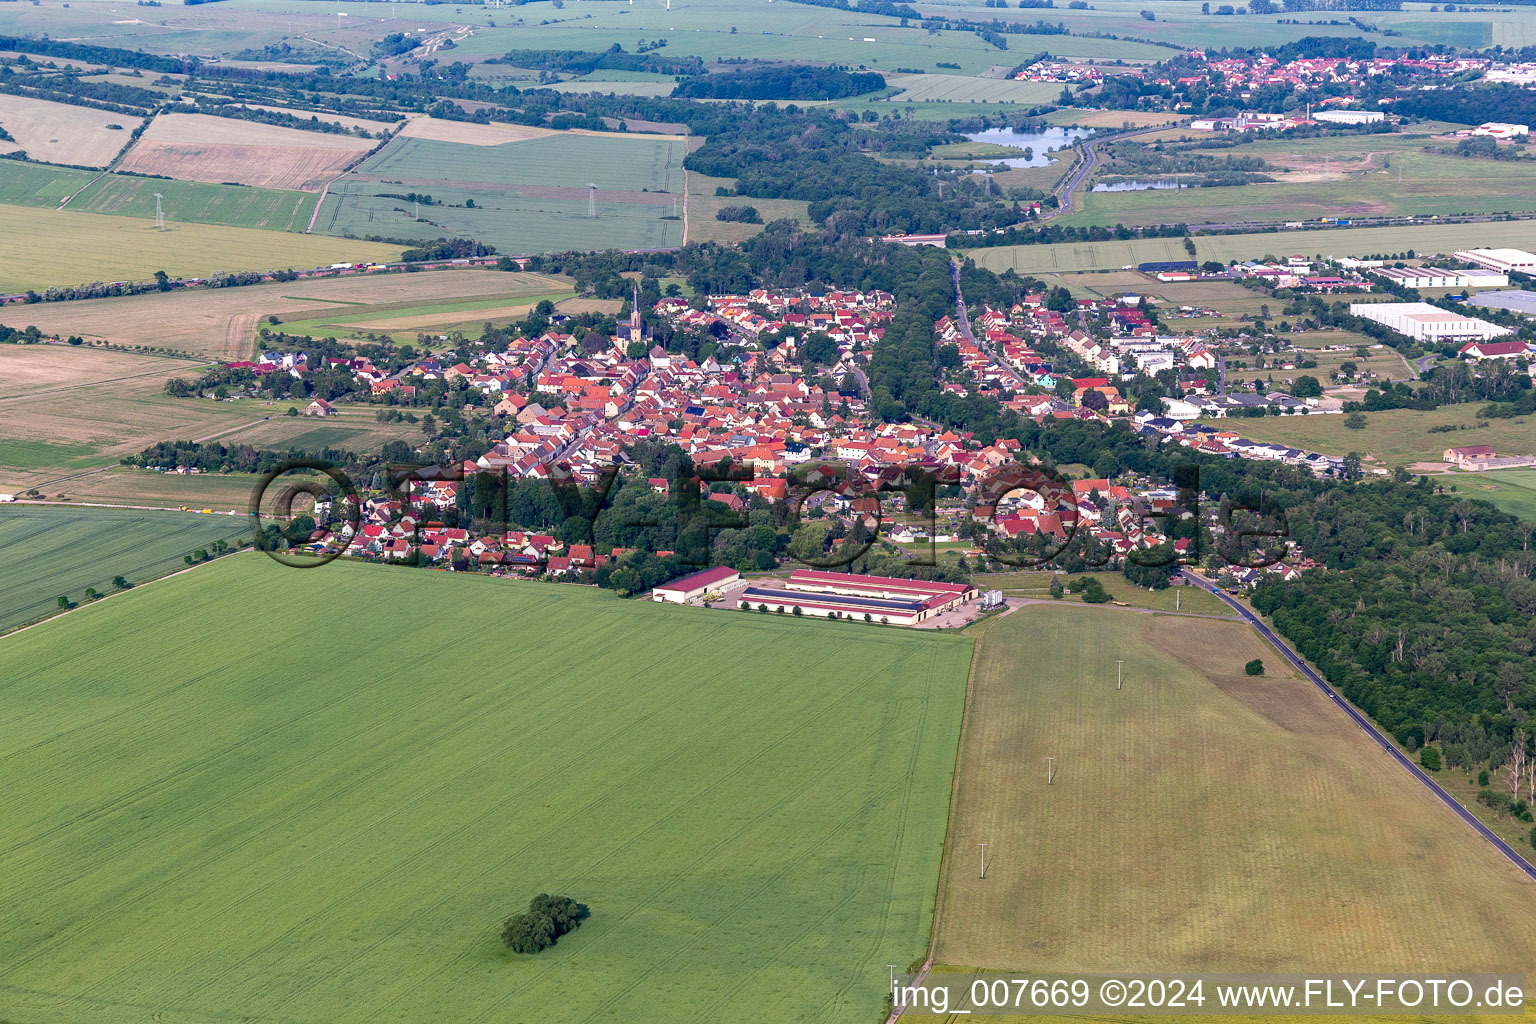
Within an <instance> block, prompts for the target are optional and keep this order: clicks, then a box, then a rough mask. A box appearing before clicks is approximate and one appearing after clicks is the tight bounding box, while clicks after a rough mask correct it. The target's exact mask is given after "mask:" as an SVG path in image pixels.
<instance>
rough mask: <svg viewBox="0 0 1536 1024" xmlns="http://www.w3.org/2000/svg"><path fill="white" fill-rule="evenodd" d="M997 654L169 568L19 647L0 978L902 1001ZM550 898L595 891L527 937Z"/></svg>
mask: <svg viewBox="0 0 1536 1024" xmlns="http://www.w3.org/2000/svg"><path fill="white" fill-rule="evenodd" d="M273 620H281V622H282V623H283V624H284V625H282V626H281V627H279V628H281V630H282V632H283V634H284V635H283V636H282V637H277V638H274V637H273V636H270V635H266V634H268V633H269V632H270V630H268V629H267V628H266V626H267V624H268V623H269V622H271V621H273ZM295 627H296V628H295ZM258 633H260V634H262V635H261V638H260V639H258V638H257V635H258ZM467 637H478V638H482V639H478V640H476V641H474V642H473V643H472V645H469V646H467V645H466V638H467ZM971 647H972V645H971V642H970V641H969V640H968V639H966V638H961V637H954V636H946V635H942V634H933V633H924V632H919V631H908V630H900V629H892V628H883V627H878V626H868V625H865V624H862V623H859V624H854V623H841V624H834V623H828V622H812V621H806V620H795V619H792V618H789V617H780V616H766V615H757V614H745V613H740V612H728V611H708V610H701V609H692V608H679V607H675V606H665V605H657V604H652V603H649V602H645V603H641V602H633V603H623V602H620V601H619V600H618V599H617V598H615V597H614V596H613V595H611V594H609V593H606V592H601V591H593V590H588V589H585V588H579V587H570V586H557V585H542V584H533V583H517V582H511V581H504V580H495V579H492V578H489V577H480V576H457V577H455V576H452V575H449V574H446V573H437V572H423V571H416V570H400V569H388V568H384V567H380V566H367V565H359V564H349V563H338V564H334V565H330V566H327V567H325V568H322V569H316V570H311V571H304V572H296V571H293V570H288V569H284V568H281V567H279V566H277V565H275V564H274V563H272V562H269V561H268V560H266V559H265V558H263V557H261V556H259V555H254V554H250V555H239V556H236V557H233V558H229V559H225V560H221V561H217V562H215V563H213V564H212V565H210V566H206V567H203V568H199V569H198V570H196V571H195V572H193V573H189V574H186V575H184V576H180V577H177V578H176V579H174V580H171V581H168V582H165V583H159V584H154V585H152V586H147V587H143V588H139V589H136V590H134V591H132V592H130V593H129V594H127V595H124V596H122V597H117V598H113V599H111V600H108V601H105V602H103V603H102V604H100V605H99V606H95V607H91V608H87V609H83V610H82V611H80V612H78V613H75V614H73V615H70V616H66V617H64V618H62V619H60V620H57V621H54V622H50V623H46V624H44V625H43V626H41V627H39V628H37V629H34V630H30V631H28V632H26V633H23V634H20V635H17V636H14V637H11V638H8V639H6V640H5V641H3V643H0V678H3V679H5V680H6V685H5V686H4V687H3V688H0V757H4V758H5V761H6V765H7V779H8V780H9V781H8V783H7V785H6V786H5V787H3V789H0V816H3V818H4V820H5V821H6V823H7V827H6V836H7V842H6V843H5V844H4V847H3V849H0V900H3V902H4V905H5V906H6V907H7V910H8V919H9V920H10V921H11V922H12V924H11V926H10V927H8V928H7V929H5V931H4V934H3V935H0V1003H3V1005H4V1010H5V1015H6V1016H7V1017H8V1018H10V1019H12V1020H17V1021H26V1022H27V1024H52V1022H69V1024H75V1022H78V1021H80V1020H82V1019H90V1020H92V1021H100V1022H110V1021H141V1020H144V1019H147V1018H153V1019H159V1020H168V1021H187V1022H191V1021H207V1020H211V1019H215V1018H225V1017H230V1016H238V1017H240V1018H242V1019H245V1020H251V1021H272V1022H278V1021H281V1022H289V1024H291V1022H301V1021H315V1022H327V1024H331V1022H346V1021H370V1022H371V1021H380V1020H399V1021H422V1020H428V1019H436V1020H444V1021H448V1020H452V1021H457V1022H469V1021H477V1020H478V1021H511V1020H526V1021H557V1020H562V1021H564V1020H569V1021H576V1020H622V1021H647V1022H660V1024H665V1022H669V1021H698V1020H722V1021H724V1020H748V1019H761V1020H777V1021H789V1020H795V1021H850V1022H855V1024H862V1022H867V1021H870V1020H873V1019H874V1018H875V1017H876V1016H877V1014H878V1012H879V1007H880V1004H881V1000H882V998H883V995H884V992H885V988H886V980H887V973H888V972H887V969H886V967H885V965H886V964H887V963H900V964H906V963H908V962H909V961H910V960H911V959H912V958H913V957H915V956H918V955H920V954H921V953H922V951H923V949H924V948H925V945H926V942H927V937H928V931H929V925H930V923H931V912H932V907H933V899H934V893H935V887H936V883H937V878H938V868H939V856H940V851H941V844H942V839H943V829H944V818H945V814H946V808H947V806H948V801H949V794H950V782H951V773H952V770H953V765H954V754H955V740H956V736H957V735H958V730H959V723H960V712H961V703H962V700H963V695H964V689H965V678H966V672H967V666H968V664H969V660H970V653H971ZM471 648H472V649H471ZM544 891H548V892H558V893H568V894H570V895H572V896H574V897H576V898H578V899H580V900H581V901H582V902H584V903H586V904H588V905H589V906H590V908H591V912H592V913H591V917H590V918H589V919H588V920H587V921H586V923H585V924H583V925H582V927H581V928H580V929H579V930H578V931H577V932H575V933H574V934H573V935H570V936H568V937H566V938H563V939H561V940H560V943H559V945H558V946H556V947H555V948H554V949H552V950H549V951H547V952H545V953H543V954H541V955H539V956H538V957H536V958H532V957H526V958H525V957H515V956H512V955H510V954H508V953H507V952H505V950H504V949H503V948H502V947H501V945H500V943H499V940H498V931H499V928H500V924H501V921H502V920H503V919H504V918H505V917H506V916H507V915H508V914H510V913H512V912H515V911H516V910H518V909H519V908H520V907H522V906H523V905H525V904H526V902H527V900H528V899H529V897H530V896H532V895H533V894H535V893H538V892H544Z"/></svg>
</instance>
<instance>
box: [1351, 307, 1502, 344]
mask: <svg viewBox="0 0 1536 1024" xmlns="http://www.w3.org/2000/svg"><path fill="white" fill-rule="evenodd" d="M1349 313H1350V315H1351V316H1361V317H1365V319H1367V320H1374V321H1375V322H1376V323H1378V324H1381V325H1382V326H1384V327H1389V328H1391V329H1392V330H1394V331H1396V332H1397V333H1398V334H1403V335H1407V336H1408V337H1410V338H1412V339H1413V340H1414V341H1419V342H1425V343H1427V344H1431V345H1434V344H1439V343H1441V342H1446V341H1487V340H1489V339H1490V338H1498V337H1502V336H1504V335H1506V334H1511V333H1513V332H1512V331H1511V330H1510V329H1509V328H1508V327H1500V326H1499V325H1498V324H1491V323H1489V322H1488V321H1487V320H1478V319H1477V318H1476V317H1470V316H1462V315H1461V314H1460V313H1452V312H1450V311H1448V310H1444V309H1441V308H1440V307H1439V306H1431V305H1430V304H1429V303H1427V302H1352V303H1350V305H1349Z"/></svg>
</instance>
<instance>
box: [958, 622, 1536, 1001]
mask: <svg viewBox="0 0 1536 1024" xmlns="http://www.w3.org/2000/svg"><path fill="white" fill-rule="evenodd" d="M1042 649H1048V650H1050V651H1052V652H1053V654H1054V656H1053V657H1049V658H1045V659H1042V658H1041V657H1040V651H1041V650H1042ZM1255 657H1257V658H1260V659H1262V661H1263V662H1264V665H1265V667H1266V669H1267V671H1266V673H1265V675H1263V676H1262V677H1251V676H1245V675H1244V674H1243V664H1244V662H1245V661H1247V660H1248V659H1250V658H1255ZM1117 659H1120V660H1123V661H1124V679H1125V684H1124V689H1123V690H1117V689H1116V686H1115V679H1116V664H1115V662H1116V660H1117ZM972 673H973V674H972V695H971V702H970V705H969V707H968V709H967V714H966V725H965V729H964V732H963V734H962V737H961V751H960V760H959V771H960V775H959V779H958V782H957V787H956V800H955V804H954V807H953V809H952V812H951V821H950V829H949V835H948V838H947V840H946V847H947V849H948V853H947V856H946V867H945V872H944V882H943V883H942V888H941V896H940V900H941V903H940V910H939V914H938V923H937V935H936V943H937V955H938V958H939V959H940V960H941V961H943V962H945V963H950V964H956V965H964V966H967V967H972V966H974V967H987V968H1007V969H1022V970H1030V971H1033V972H1048V971H1123V972H1126V973H1136V972H1147V971H1162V972H1172V971H1181V970H1187V971H1243V970H1248V971H1312V970H1329V969H1339V970H1371V971H1380V972H1383V973H1391V972H1409V971H1415V970H1459V969H1467V970H1473V969H1476V970H1496V969H1502V970H1519V969H1522V968H1523V967H1524V965H1525V964H1528V963H1529V962H1530V961H1531V958H1532V957H1533V956H1536V933H1533V932H1532V931H1531V929H1530V928H1529V926H1528V923H1527V921H1528V914H1527V908H1528V907H1529V905H1530V884H1529V882H1527V881H1526V880H1525V879H1524V877H1523V876H1521V875H1520V874H1519V873H1518V872H1517V871H1516V870H1515V868H1514V867H1512V866H1511V865H1510V864H1509V863H1508V862H1506V861H1505V860H1504V859H1503V858H1502V857H1501V856H1499V854H1498V853H1497V851H1495V850H1494V849H1493V847H1492V846H1490V845H1489V844H1488V843H1486V842H1485V841H1484V840H1483V839H1481V838H1480V837H1479V836H1477V835H1476V834H1475V833H1473V832H1472V831H1471V830H1469V829H1468V828H1467V827H1466V826H1465V825H1463V824H1462V823H1461V822H1460V821H1458V820H1456V819H1455V818H1454V817H1453V816H1452V815H1451V814H1450V812H1449V811H1447V810H1446V808H1445V807H1444V806H1443V805H1441V804H1440V803H1439V802H1438V801H1437V800H1435V798H1434V797H1432V796H1431V795H1430V794H1429V793H1428V792H1427V791H1425V790H1424V789H1423V788H1422V787H1421V786H1419V785H1418V784H1417V783H1416V782H1414V780H1413V779H1412V778H1411V777H1410V776H1409V775H1408V774H1407V773H1406V772H1404V771H1403V770H1402V769H1401V768H1400V767H1398V766H1397V765H1396V764H1395V763H1394V762H1392V761H1390V760H1388V759H1387V758H1385V757H1383V756H1382V755H1381V753H1380V751H1379V750H1378V749H1377V748H1376V747H1375V746H1374V744H1372V743H1371V742H1370V741H1369V740H1368V739H1366V737H1365V736H1364V735H1363V734H1362V733H1361V732H1360V730H1359V729H1358V728H1356V726H1355V725H1354V724H1353V723H1352V722H1351V721H1350V720H1349V719H1348V718H1347V717H1345V715H1344V714H1343V713H1342V712H1340V711H1339V710H1338V709H1337V708H1335V707H1334V706H1333V705H1332V704H1330V703H1329V702H1328V700H1327V699H1326V698H1324V697H1323V696H1322V695H1321V694H1320V693H1318V692H1317V691H1316V689H1315V688H1314V687H1312V686H1311V685H1310V684H1309V683H1306V682H1305V681H1304V680H1302V679H1301V678H1300V677H1299V676H1297V675H1296V674H1295V673H1293V672H1292V671H1291V670H1289V669H1288V668H1287V667H1285V666H1284V664H1283V662H1281V660H1280V658H1279V656H1278V655H1277V654H1276V652H1275V651H1274V650H1273V648H1271V647H1269V646H1268V645H1267V644H1265V643H1264V642H1263V641H1262V640H1261V639H1260V638H1259V636H1258V634H1257V633H1256V632H1254V631H1253V630H1252V629H1251V628H1250V627H1248V626H1246V625H1244V624H1240V623H1234V622H1223V621H1220V620H1211V619H1193V618H1183V617H1179V618H1174V617H1164V616H1152V615H1144V614H1135V613H1129V612H1124V611H1118V610H1094V609H1088V608H1081V607H1072V606H1070V605H1036V606H1030V607H1026V608H1023V609H1020V610H1018V611H1015V612H1013V613H1011V614H1010V615H1009V616H1007V617H1006V618H1003V619H1001V620H998V621H997V622H996V624H995V625H993V626H992V627H991V629H990V630H988V632H987V633H986V635H985V636H984V637H983V638H982V640H981V641H980V644H979V647H978V650H977V654H976V659H975V663H974V667H973V670H972ZM1047 756H1052V757H1055V758H1056V761H1055V766H1054V767H1055V771H1054V775H1055V777H1054V780H1053V783H1052V784H1051V785H1049V786H1047V785H1046V780H1045V758H1046V757H1047ZM1106 837H1113V839H1112V841H1109V840H1107V838H1106ZM977 842H988V843H989V849H988V851H987V853H988V856H987V863H988V869H987V878H986V880H985V881H979V880H978V879H977V875H976V872H975V870H974V865H975V857H976V843H977ZM1448 892H1449V893H1450V894H1449V895H1447V893H1448ZM1033 1019H1037V1018H1033Z"/></svg>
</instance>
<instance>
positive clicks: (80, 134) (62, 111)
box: [0, 94, 144, 167]
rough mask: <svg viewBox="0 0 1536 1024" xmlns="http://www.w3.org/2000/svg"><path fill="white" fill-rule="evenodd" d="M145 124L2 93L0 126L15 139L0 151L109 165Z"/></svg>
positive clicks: (84, 164)
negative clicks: (136, 129)
mask: <svg viewBox="0 0 1536 1024" xmlns="http://www.w3.org/2000/svg"><path fill="white" fill-rule="evenodd" d="M143 122H144V119H143V118H142V117H134V116H133V115H132V114H118V113H115V112H113V111H110V110H96V109H94V108H92V107H76V106H71V105H70V104H67V103H53V102H51V101H49V100H35V99H32V98H30V97H27V96H12V95H9V94H0V128H4V129H5V130H6V131H7V132H9V133H10V134H11V135H12V137H14V138H15V140H16V141H15V142H0V153H15V152H17V151H22V152H25V153H26V154H27V156H28V157H30V158H31V159H33V160H41V161H45V162H47V163H55V164H76V165H78V166H81V167H105V166H107V165H108V164H109V163H111V162H112V159H113V157H115V156H117V154H118V153H119V152H120V151H121V150H122V148H123V147H124V146H126V145H128V140H129V138H130V137H131V134H132V132H133V130H134V129H135V128H137V127H138V126H139V125H140V124H142V123H143ZM109 125H114V126H115V127H108V126H109Z"/></svg>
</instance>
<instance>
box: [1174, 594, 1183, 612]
mask: <svg viewBox="0 0 1536 1024" xmlns="http://www.w3.org/2000/svg"><path fill="white" fill-rule="evenodd" d="M1182 596H1184V591H1183V590H1182V589H1179V590H1175V591H1174V592H1173V610H1174V611H1178V610H1179V598H1180V597H1182Z"/></svg>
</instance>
